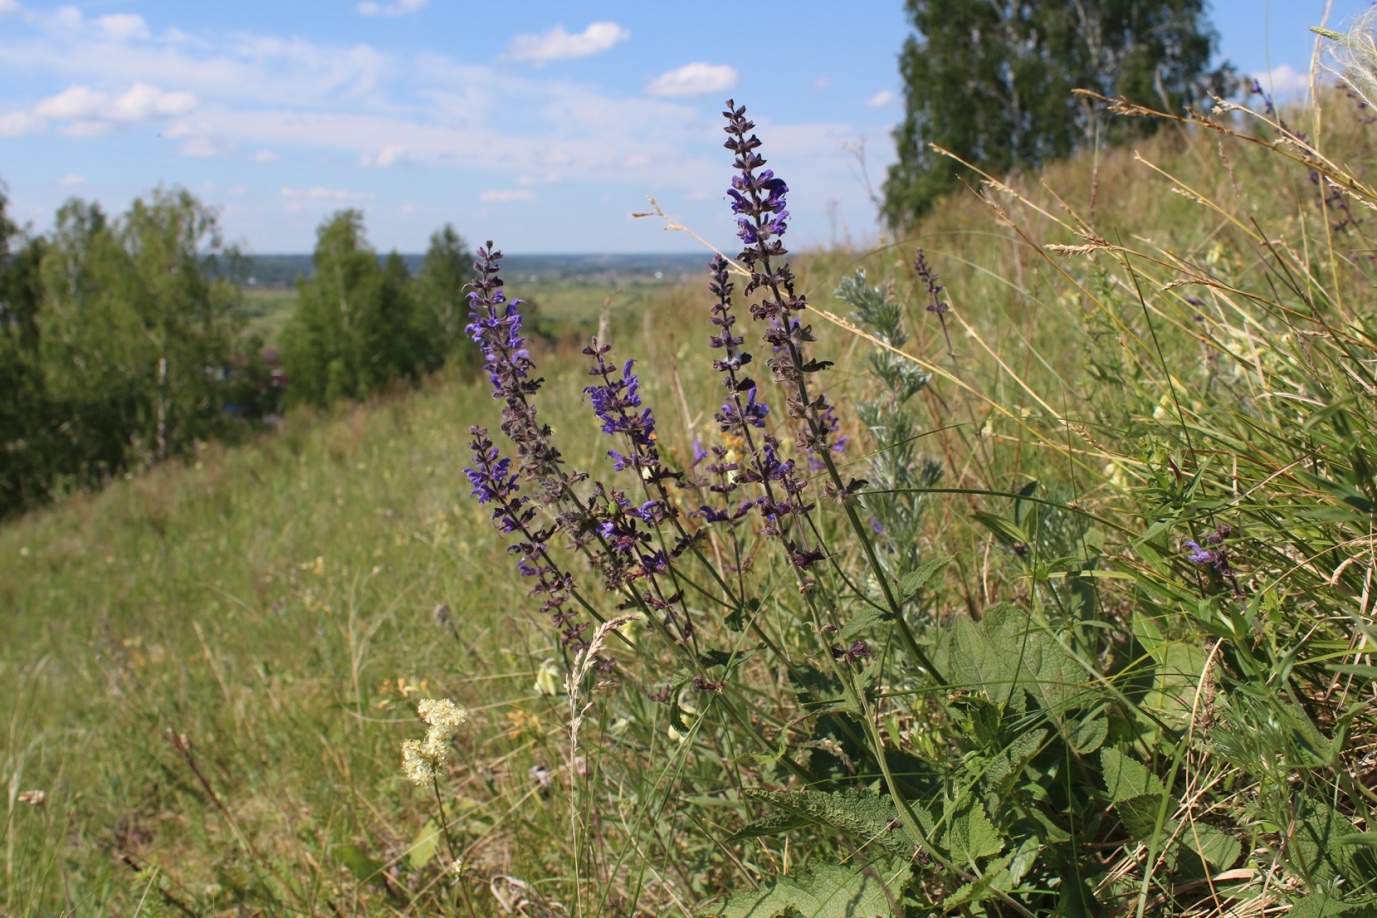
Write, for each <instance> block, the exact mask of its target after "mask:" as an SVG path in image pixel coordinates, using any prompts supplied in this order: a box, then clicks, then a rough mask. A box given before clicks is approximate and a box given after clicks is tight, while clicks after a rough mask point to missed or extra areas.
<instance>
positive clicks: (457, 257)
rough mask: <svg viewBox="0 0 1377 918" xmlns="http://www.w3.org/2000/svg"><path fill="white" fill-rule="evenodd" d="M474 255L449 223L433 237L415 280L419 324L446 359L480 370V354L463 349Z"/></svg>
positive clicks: (432, 235) (433, 234) (469, 349)
mask: <svg viewBox="0 0 1377 918" xmlns="http://www.w3.org/2000/svg"><path fill="white" fill-rule="evenodd" d="M473 261H474V254H473V252H472V251H471V250H470V249H469V246H468V243H467V242H465V241H464V237H463V236H460V235H459V234H458V233H456V232H455V231H454V227H453V226H451V225H449V224H448V223H446V224H445V225H444V226H443V227H441V228H440V229H438V230H436V231H435V232H434V233H431V235H430V248H428V249H427V250H426V258H425V262H424V264H423V265H422V267H421V273H420V275H419V276H418V277H417V278H416V287H417V291H416V296H417V299H418V302H419V308H420V311H421V313H422V316H421V318H420V322H421V324H422V327H423V328H424V329H425V332H426V334H427V336H428V337H430V338H431V339H432V340H433V341H434V342H435V349H436V351H437V352H438V353H439V354H440V355H442V356H443V357H444V358H445V359H446V360H450V361H455V360H457V361H459V362H460V363H461V364H462V365H464V366H467V367H470V368H473V367H477V365H478V360H477V357H476V356H475V354H477V351H476V350H475V349H474V348H472V347H467V346H464V345H466V344H467V339H466V338H465V335H464V326H465V325H466V324H468V321H469V306H468V298H467V296H466V295H465V292H464V287H465V286H466V285H467V284H468V282H469V279H470V276H471V275H472V274H473Z"/></svg>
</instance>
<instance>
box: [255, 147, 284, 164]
mask: <svg viewBox="0 0 1377 918" xmlns="http://www.w3.org/2000/svg"><path fill="white" fill-rule="evenodd" d="M281 158H282V157H281V156H278V155H277V154H276V153H274V152H273V151H272V150H259V151H258V152H257V153H255V154H253V161H254V162H256V163H260V164H262V165H267V164H268V163H275V162H277V161H278V160H279V159H281Z"/></svg>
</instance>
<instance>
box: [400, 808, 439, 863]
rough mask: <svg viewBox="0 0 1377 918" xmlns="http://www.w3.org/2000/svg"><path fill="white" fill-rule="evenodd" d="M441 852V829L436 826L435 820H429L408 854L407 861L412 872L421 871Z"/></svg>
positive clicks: (408, 850)
mask: <svg viewBox="0 0 1377 918" xmlns="http://www.w3.org/2000/svg"><path fill="white" fill-rule="evenodd" d="M439 850H440V827H439V826H438V825H436V824H435V820H434V819H427V820H426V824H425V825H423V826H421V831H419V832H417V833H416V837H415V838H414V839H412V841H411V846H410V847H409V848H408V849H407V852H406V861H407V863H408V864H410V865H411V869H412V870H420V869H421V868H422V867H424V866H425V865H426V864H429V863H430V862H431V860H432V859H434V857H435V855H436V853H437V852H438V851H439Z"/></svg>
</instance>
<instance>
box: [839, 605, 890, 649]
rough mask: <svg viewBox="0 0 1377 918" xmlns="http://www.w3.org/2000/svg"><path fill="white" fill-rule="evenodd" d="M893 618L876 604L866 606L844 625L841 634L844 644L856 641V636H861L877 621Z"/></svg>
mask: <svg viewBox="0 0 1377 918" xmlns="http://www.w3.org/2000/svg"><path fill="white" fill-rule="evenodd" d="M892 620H893V616H892V615H890V614H889V613H888V612H885V611H883V610H881V609H876V608H875V607H874V606H866V607H865V608H864V609H862V610H861V611H859V612H857V613H856V614H855V615H854V616H852V618H851V621H849V622H847V623H846V625H845V626H843V627H842V630H841V635H840V639H841V642H842V646H846V644H847V643H848V642H850V641H854V640H855V639H856V638H858V637H860V636H861V635H862V634H863V633H864V632H865V630H866V629H867V628H869V627H870V626H872V625H874V624H876V623H877V622H887V621H892Z"/></svg>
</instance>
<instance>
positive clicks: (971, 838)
mask: <svg viewBox="0 0 1377 918" xmlns="http://www.w3.org/2000/svg"><path fill="white" fill-rule="evenodd" d="M942 845H943V847H945V848H946V849H947V850H948V851H949V852H951V859H952V860H953V861H955V862H957V863H958V864H974V863H975V862H976V859H977V858H982V857H994V856H995V855H996V854H998V853H999V852H1001V851H1003V850H1004V839H1003V838H1001V837H1000V834H999V831H998V830H997V829H995V827H994V824H993V823H991V822H990V817H989V816H987V815H985V805H984V804H983V803H981V802H980V801H979V800H976V801H973V802H972V804H971V806H970V807H969V808H967V809H966V810H965V811H963V812H962V813H960V814H959V815H957V816H956V818H955V819H953V820H952V823H951V828H950V829H948V830H947V832H946V834H945V835H944V836H943V837H942Z"/></svg>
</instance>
